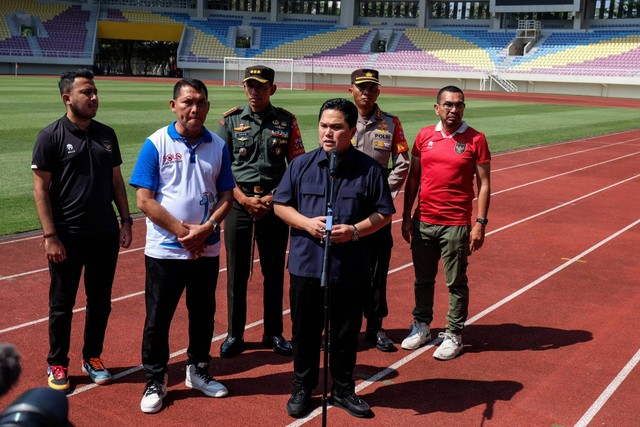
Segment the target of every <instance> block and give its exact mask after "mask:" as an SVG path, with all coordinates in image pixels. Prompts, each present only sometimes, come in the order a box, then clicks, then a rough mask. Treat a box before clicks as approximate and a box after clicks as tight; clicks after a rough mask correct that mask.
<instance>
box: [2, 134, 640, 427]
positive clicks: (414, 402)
mask: <svg viewBox="0 0 640 427" xmlns="http://www.w3.org/2000/svg"><path fill="white" fill-rule="evenodd" d="M492 171H493V173H492V193H493V195H492V200H491V210H490V219H491V223H490V224H489V226H488V233H487V240H486V242H485V247H483V248H482V249H481V250H480V251H479V252H477V253H476V254H474V255H473V256H472V258H471V260H470V267H469V273H470V281H471V305H470V317H469V320H468V323H467V324H468V326H467V328H466V329H465V333H464V352H463V353H462V355H461V356H459V357H458V358H456V359H454V360H452V361H448V362H439V361H436V360H435V359H433V357H432V356H431V354H432V352H433V346H432V345H427V346H425V347H422V348H420V349H419V350H416V351H413V352H409V351H405V350H402V349H400V350H399V351H397V352H394V353H381V352H379V351H377V350H376V349H375V348H372V347H371V346H369V345H367V344H362V345H361V348H360V352H359V354H358V366H357V369H356V376H357V378H358V386H357V387H358V393H359V394H361V395H362V397H364V398H365V399H366V400H367V402H369V403H370V404H371V406H372V408H373V411H374V414H375V415H374V418H372V419H367V420H358V419H355V418H353V417H351V416H349V415H348V414H347V413H346V412H344V411H342V410H339V409H336V408H332V407H329V411H328V423H329V424H330V425H343V426H349V425H356V426H360V425H362V426H365V425H367V426H373V425H375V426H390V425H394V424H403V425H404V424H409V423H411V424H412V425H431V426H479V425H480V426H490V425H494V426H574V425H575V426H585V425H594V426H595V425H606V426H631V425H637V422H638V420H637V414H638V409H637V404H638V403H637V402H638V401H640V400H639V397H640V367H638V366H637V364H638V362H639V361H640V335H639V334H638V333H637V329H638V326H639V325H640V311H639V310H638V306H639V303H640V292H639V291H638V283H639V281H638V277H640V263H638V261H637V256H636V255H635V254H636V252H635V251H636V250H637V249H638V246H639V244H640V130H639V131H633V132H624V133H618V134H613V135H609V136H606V137H595V138H591V139H585V140H581V141H574V142H565V143H560V144H556V145H550V146H544V147H539V148H533V149H527V150H522V151H516V152H509V153H503V154H497V155H494V159H493V162H492ZM401 206H402V194H401V195H400V196H398V199H397V200H396V207H397V208H398V209H399V210H400V209H401ZM398 218H399V214H396V216H395V219H394V226H393V232H394V237H395V242H396V246H395V248H394V252H393V256H392V260H391V268H392V270H391V271H390V273H389V307H390V312H391V313H390V316H389V317H388V318H387V320H386V321H385V327H386V329H387V332H388V335H389V336H390V337H392V338H393V339H394V341H395V342H396V343H399V342H400V341H401V340H402V339H403V338H404V337H405V335H406V333H407V331H408V326H409V324H410V322H411V309H412V307H413V304H412V301H413V287H412V284H413V268H412V265H411V257H410V252H409V247H408V245H407V244H406V243H405V242H404V241H403V240H402V238H401V236H400V224H399V222H398ZM134 233H135V235H134V242H133V244H132V246H131V248H130V249H128V250H123V251H122V252H121V255H120V260H119V265H118V272H117V275H116V280H115V284H114V290H113V310H112V315H111V319H110V323H109V329H108V331H107V340H106V343H105V351H104V353H103V357H104V359H105V361H106V364H107V366H108V367H109V368H110V369H111V371H112V373H113V374H115V377H116V381H115V382H114V383H113V384H111V385H108V386H100V387H99V386H95V385H93V384H91V383H90V382H89V381H88V377H86V376H84V375H83V374H82V372H81V370H80V364H79V359H80V357H81V353H80V349H81V341H82V327H83V315H84V313H83V311H84V298H83V293H82V292H79V294H78V296H79V298H78V301H77V304H76V307H77V310H76V313H77V314H76V317H75V319H74V328H73V334H72V347H71V354H70V357H71V359H72V365H71V366H70V369H69V372H70V375H71V379H72V382H73V384H74V385H75V388H74V390H73V393H72V394H70V396H69V402H70V418H71V421H72V422H73V423H74V424H75V425H77V426H89V425H91V426H96V425H109V426H116V425H117V426H120V425H123V426H129V425H131V426H133V425H143V424H151V423H153V424H154V425H177V424H180V425H193V426H196V425H197V426H201V425H220V426H226V425H232V426H265V425H268V426H285V425H314V426H317V425H320V424H321V417H320V416H319V415H320V410H319V409H318V410H316V411H315V412H313V413H312V414H311V415H310V416H309V417H307V418H306V419H302V420H295V419H293V418H290V417H288V416H287V414H286V411H285V404H286V401H287V399H288V396H289V391H290V386H291V381H292V366H291V361H290V359H288V358H285V357H282V356H278V355H276V354H274V353H272V352H271V351H269V350H266V349H263V348H262V347H261V345H260V344H259V341H260V338H261V335H262V325H261V324H262V320H261V319H262V313H261V309H259V308H257V307H260V306H261V298H262V296H261V290H260V286H259V283H260V279H261V278H260V275H259V271H260V270H259V268H257V269H256V272H255V273H257V274H255V277H254V280H253V282H252V283H251V284H250V291H249V294H250V302H249V306H250V307H253V309H251V308H250V311H249V314H248V316H249V318H248V324H247V330H246V333H245V340H247V341H248V343H249V345H248V346H249V350H248V351H246V352H245V353H244V354H243V355H241V356H239V357H237V358H234V359H221V358H220V357H219V346H220V343H221V342H222V340H223V339H224V336H225V331H226V315H227V313H226V301H225V283H226V275H225V270H224V269H222V270H221V273H220V278H219V286H218V291H217V301H218V312H217V313H216V321H217V323H216V336H215V337H214V341H213V344H212V355H213V356H214V359H213V361H212V373H213V374H214V375H215V376H216V378H217V379H218V380H220V381H221V382H223V383H224V384H225V385H226V386H227V387H228V388H229V390H230V394H229V396H228V397H226V398H224V399H213V398H207V397H204V396H203V395H201V394H200V393H198V392H194V391H192V390H190V389H187V388H186V387H185V386H184V371H185V369H184V368H185V367H184V365H185V359H186V356H185V349H186V345H187V343H186V311H185V309H184V304H182V305H181V306H180V308H179V309H178V312H177V313H176V316H175V318H174V322H173V328H172V334H171V348H172V351H173V352H174V353H173V354H172V358H171V361H170V368H169V375H170V378H169V395H168V396H167V397H166V398H165V407H164V409H163V410H162V411H161V412H160V413H158V414H155V415H145V414H142V413H141V412H140V410H139V402H140V398H141V393H142V389H143V384H144V379H143V375H142V372H141V370H140V366H139V363H140V345H141V344H140V343H141V333H142V326H143V321H144V299H143V289H144V267H143V265H144V264H143V250H142V247H143V244H144V222H143V221H142V220H141V219H138V220H136V222H135V224H134ZM40 241H41V239H40V238H39V237H37V236H36V237H29V236H19V237H16V238H14V239H10V240H4V241H0V254H1V255H2V260H3V263H2V265H1V266H0V309H1V310H2V315H1V316H0V341H1V342H5V341H8V342H12V343H14V344H15V345H16V346H17V348H18V349H19V351H20V352H21V354H22V358H23V364H22V365H23V374H22V376H21V379H20V382H19V383H18V385H17V386H15V387H14V388H13V389H12V390H11V391H10V392H9V393H8V394H7V395H5V396H3V397H2V398H0V408H4V407H6V406H7V405H8V404H9V403H10V402H11V401H12V400H13V399H14V398H15V397H17V396H18V394H19V393H21V392H23V391H25V390H27V389H29V388H31V387H36V386H43V385H46V374H45V372H46V360H45V358H46V353H47V348H48V346H47V323H46V316H47V294H48V272H47V270H46V262H45V257H44V256H43V254H42V248H41V247H40V246H39V244H40ZM221 265H222V266H224V254H222V258H221ZM285 287H286V288H287V289H288V282H287V283H286V284H285ZM436 301H437V303H436V306H435V317H434V323H433V324H432V328H433V334H434V337H435V336H437V333H438V332H440V331H442V327H443V326H444V322H445V320H444V316H445V310H446V305H447V302H446V301H447V300H446V289H445V286H444V284H443V282H442V277H441V276H439V281H438V285H437V287H436ZM285 308H286V309H288V298H287V297H285ZM283 315H284V318H285V335H286V336H287V337H290V326H291V324H290V318H289V315H288V310H285V312H284V313H283ZM316 392H317V394H316V396H315V398H314V402H315V403H316V404H317V405H318V407H319V406H320V405H321V399H320V397H321V394H322V390H321V389H318V390H316Z"/></svg>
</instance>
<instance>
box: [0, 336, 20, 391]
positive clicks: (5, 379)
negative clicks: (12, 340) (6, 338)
mask: <svg viewBox="0 0 640 427" xmlns="http://www.w3.org/2000/svg"><path fill="white" fill-rule="evenodd" d="M20 371H21V367H20V354H18V351H17V350H16V348H15V347H14V346H13V345H12V344H9V343H2V344H0V396H2V395H3V394H5V393H6V392H7V391H9V389H11V387H12V386H13V385H14V384H15V383H16V382H18V377H19V376H20Z"/></svg>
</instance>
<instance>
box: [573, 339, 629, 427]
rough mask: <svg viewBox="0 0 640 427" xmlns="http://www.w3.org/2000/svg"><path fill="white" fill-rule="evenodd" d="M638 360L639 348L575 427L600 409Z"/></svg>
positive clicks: (584, 422) (586, 423) (580, 425)
mask: <svg viewBox="0 0 640 427" xmlns="http://www.w3.org/2000/svg"><path fill="white" fill-rule="evenodd" d="M638 362H640V350H638V352H637V353H636V354H635V355H634V356H633V357H632V358H631V360H629V362H628V363H627V364H626V365H625V366H624V368H622V370H621V371H620V372H619V373H618V375H616V377H615V378H614V379H613V381H611V383H610V384H609V385H608V386H607V388H605V389H604V391H603V392H602V394H601V395H600V396H599V397H598V398H597V399H596V401H595V402H593V405H591V407H590V408H589V409H588V410H587V412H585V414H584V415H583V416H582V418H580V419H579V420H578V422H577V423H576V425H575V427H585V426H587V425H588V424H589V423H590V422H591V420H593V417H595V416H596V414H597V413H598V412H599V411H600V409H602V407H603V406H604V404H605V403H607V400H609V398H610V397H611V396H612V395H613V393H614V392H615V391H616V390H617V389H618V387H620V384H622V382H623V381H624V380H625V379H626V378H627V377H628V376H629V374H630V373H631V371H632V370H633V368H635V367H636V365H637V364H638Z"/></svg>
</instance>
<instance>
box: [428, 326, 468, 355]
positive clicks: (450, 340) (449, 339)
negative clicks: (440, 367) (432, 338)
mask: <svg viewBox="0 0 640 427" xmlns="http://www.w3.org/2000/svg"><path fill="white" fill-rule="evenodd" d="M438 338H442V344H440V346H439V347H438V348H437V349H436V351H434V352H433V357H435V358H436V359H439V360H451V359H453V358H454V357H456V356H457V355H458V354H460V351H462V335H452V334H450V333H448V332H440V333H439V334H438Z"/></svg>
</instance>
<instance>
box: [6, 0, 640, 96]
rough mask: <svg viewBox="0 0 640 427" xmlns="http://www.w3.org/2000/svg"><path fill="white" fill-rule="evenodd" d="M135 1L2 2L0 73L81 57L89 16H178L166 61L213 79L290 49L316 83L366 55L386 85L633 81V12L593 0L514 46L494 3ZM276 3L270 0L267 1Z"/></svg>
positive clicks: (636, 34) (637, 44) (636, 38)
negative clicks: (231, 62)
mask: <svg viewBox="0 0 640 427" xmlns="http://www.w3.org/2000/svg"><path fill="white" fill-rule="evenodd" d="M623 1H626V0H623ZM143 3H144V6H145V7H135V5H136V4H142V3H140V2H136V1H130V0H101V1H96V0H75V1H74V0H67V1H55V0H47V1H44V0H42V1H39V0H22V1H17V0H16V1H3V2H1V3H0V72H6V70H13V68H12V67H11V68H10V67H6V65H9V66H11V65H13V63H16V64H17V63H18V62H20V63H21V64H27V65H29V64H33V65H31V66H30V67H26V68H27V69H28V70H30V71H31V72H35V73H38V72H45V71H44V70H52V68H51V67H52V66H53V65H54V64H62V66H64V65H71V64H73V65H76V64H80V65H83V64H88V65H91V64H93V61H94V52H95V50H96V46H97V44H98V40H97V31H96V28H98V26H99V25H100V24H101V23H108V22H113V23H117V22H121V23H140V24H153V25H173V26H175V25H180V26H181V28H184V31H183V35H182V37H181V38H180V44H179V48H178V53H177V62H178V66H179V67H181V68H182V69H183V70H187V72H188V73H189V75H192V76H196V77H201V78H219V77H220V75H221V72H222V71H221V70H222V68H223V65H222V64H223V58H225V57H238V58H289V59H294V60H295V64H296V67H297V68H298V69H299V70H300V72H303V73H307V74H309V75H310V74H312V73H315V72H317V73H321V74H323V75H326V76H324V77H322V78H321V79H320V80H321V81H322V82H326V83H339V84H341V83H342V82H343V81H345V79H346V78H347V76H346V70H347V69H349V68H358V67H362V66H370V67H376V68H378V69H380V70H382V71H383V72H384V74H385V75H390V76H396V77H397V78H396V79H395V80H394V84H398V85H413V84H416V80H415V78H408V76H412V77H422V78H424V79H427V80H426V84H428V85H439V84H440V82H441V81H442V79H451V78H456V79H463V82H464V83H460V84H461V85H462V86H466V87H468V88H469V87H471V88H475V87H473V85H475V86H479V87H480V88H483V87H484V86H483V85H484V83H485V82H486V81H487V80H488V79H489V80H491V79H494V80H496V82H497V83H499V81H500V79H502V80H506V79H512V80H515V81H518V82H521V83H520V85H521V86H520V88H518V87H517V85H515V84H513V85H511V86H504V87H502V86H501V87H502V89H500V88H499V87H496V88H495V89H496V90H524V91H536V90H539V89H540V88H541V85H540V84H539V82H540V81H542V82H544V84H543V85H542V86H544V85H550V84H551V83H550V82H552V81H555V82H557V83H559V84H560V86H559V87H563V88H564V89H567V88H568V90H574V89H572V88H571V85H567V84H566V83H567V82H570V83H572V84H573V83H582V82H584V83H586V84H592V83H593V82H595V81H597V80H599V83H597V84H595V85H593V86H591V87H590V88H589V89H588V90H587V92H588V93H587V94H593V92H594V91H596V92H598V91H600V94H604V95H609V96H610V95H611V92H610V89H608V88H607V89H605V86H606V85H608V84H620V82H621V80H620V79H626V80H625V81H624V84H625V86H624V87H622V88H621V89H620V90H621V91H622V92H623V93H625V94H628V91H627V89H628V87H635V86H640V81H638V79H639V77H640V19H632V20H621V19H618V20H612V19H609V20H606V19H602V17H603V16H604V15H605V12H606V11H603V10H602V7H601V5H600V3H597V2H595V1H594V0H587V1H586V4H587V6H588V7H589V8H590V9H589V10H592V9H595V11H594V12H592V14H593V15H594V16H593V18H592V19H591V20H589V19H586V18H585V20H584V22H581V23H580V24H579V25H577V24H576V23H575V21H572V20H570V19H566V18H567V17H568V16H569V15H565V21H564V22H563V21H562V20H558V19H556V20H555V21H549V22H545V25H544V27H543V28H542V30H541V34H540V37H539V40H537V41H535V42H532V43H530V47H532V48H531V49H528V50H527V52H526V54H521V55H514V54H513V50H510V49H509V48H510V46H511V45H512V43H514V41H515V39H516V37H517V36H518V33H517V31H516V28H517V25H516V24H517V22H516V21H514V20H513V19H511V18H509V16H510V15H508V14H500V13H497V14H496V13H494V14H492V15H491V16H495V17H494V18H492V19H478V20H475V21H474V20H473V19H467V18H468V15H469V11H468V10H467V9H465V7H467V8H468V7H471V6H464V4H467V5H468V4H470V3H468V2H466V3H465V2H446V3H442V2H433V1H431V0H429V1H427V2H426V4H427V7H429V8H431V9H429V10H428V12H429V13H430V15H429V16H435V15H436V14H440V15H442V16H446V19H433V20H432V21H433V22H430V20H429V19H427V20H424V21H417V20H416V19H415V18H413V19H410V18H408V17H403V16H399V15H398V12H397V11H398V8H394V9H393V11H394V12H393V14H392V15H393V16H389V15H385V16H380V17H373V16H369V17H366V16H358V12H357V11H354V13H353V15H354V16H353V18H352V19H353V22H352V23H351V22H348V21H347V22H345V19H346V18H344V16H348V15H349V14H348V13H347V14H342V15H335V16H333V15H313V14H304V13H300V12H299V11H298V12H296V13H292V14H287V13H281V12H280V13H278V14H274V13H268V12H259V13H258V12H255V13H254V12H251V11H249V10H206V9H204V10H202V11H198V13H194V12H193V10H189V9H185V8H184V5H186V4H187V3H188V2H185V1H184V0H175V1H172V0H163V1H159V2H143ZM147 3H149V4H150V5H151V3H153V4H154V5H158V6H159V7H153V5H151V6H148V5H147ZM191 3H193V4H195V2H191ZM204 3H205V5H206V4H207V2H204ZM240 3H241V2H236V3H234V4H235V5H239V4H240ZM245 3H247V2H245ZM280 3H281V1H280V0H272V1H271V4H272V6H271V7H272V8H273V7H277V6H278V5H279V4H280ZM289 3H293V2H289ZM301 3H307V2H301ZM315 3H318V2H315ZM315 3H314V4H315ZM320 3H322V2H320ZM342 3H343V4H346V3H347V2H342ZM349 3H350V2H349ZM380 3H393V0H387V1H386V2H380ZM405 3H406V2H405ZM416 3H418V2H416ZM480 3H482V2H480ZM247 4H248V3H247ZM421 4H422V3H421ZM474 4H475V3H474ZM436 5H439V6H438V7H440V9H437V8H436ZM587 6H585V7H587ZM449 7H450V8H451V9H448V8H449ZM205 8H206V6H205ZM456 8H457V9H456ZM598 8H600V9H598ZM182 10H184V11H182ZM372 10H373V9H372ZM465 10H466V12H465ZM620 10H622V9H620ZM456 13H457V14H458V15H460V16H462V15H461V14H463V13H466V14H467V15H464V16H467V18H464V19H452V18H451V16H452V15H453V16H455V14H456ZM486 15H487V16H488V13H487V14H486ZM274 16H277V18H276V21H275V22H274ZM503 18H509V19H503ZM596 18H597V19H596ZM613 21H615V22H613ZM623 21H624V22H623ZM345 23H346V25H345ZM578 26H581V27H580V28H578ZM238 40H241V41H243V44H239V43H238ZM379 46H382V47H383V48H382V49H380V48H379ZM509 52H512V54H511V55H510V54H509ZM2 64H5V67H4V68H3V67H2ZM416 72H418V73H417V74H418V75H417V76H416ZM430 77H434V79H432V80H429V78H430ZM436 78H437V79H439V80H436ZM309 79H313V77H311V76H309ZM315 81H318V79H315ZM530 82H533V83H530ZM523 85H524V86H523ZM598 85H600V86H598ZM585 87H586V86H585ZM545 90H546V89H545ZM556 90H557V87H556V88H555V89H554V91H556ZM575 90H577V89H575ZM638 96H639V97H640V95H638Z"/></svg>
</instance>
